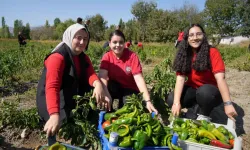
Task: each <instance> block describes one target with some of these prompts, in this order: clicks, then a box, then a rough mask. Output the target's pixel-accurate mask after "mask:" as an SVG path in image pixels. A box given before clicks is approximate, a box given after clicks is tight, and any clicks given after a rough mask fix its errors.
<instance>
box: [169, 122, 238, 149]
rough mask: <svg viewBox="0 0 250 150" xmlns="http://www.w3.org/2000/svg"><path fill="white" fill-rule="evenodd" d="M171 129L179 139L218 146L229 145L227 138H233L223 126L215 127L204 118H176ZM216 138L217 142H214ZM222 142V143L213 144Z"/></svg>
mask: <svg viewBox="0 0 250 150" xmlns="http://www.w3.org/2000/svg"><path fill="white" fill-rule="evenodd" d="M173 130H174V132H176V133H178V135H179V138H180V139H181V140H186V141H190V142H195V143H202V144H207V145H213V146H218V147H223V148H224V147H231V148H233V147H232V146H230V144H229V140H232V139H234V136H233V134H232V133H231V132H230V131H228V130H227V129H226V128H225V127H224V126H219V127H217V128H216V127H215V125H214V124H213V123H211V122H207V121H206V120H185V121H184V120H183V119H182V118H176V119H175V120H174V122H173ZM215 140H218V142H215ZM214 143H222V144H214Z"/></svg>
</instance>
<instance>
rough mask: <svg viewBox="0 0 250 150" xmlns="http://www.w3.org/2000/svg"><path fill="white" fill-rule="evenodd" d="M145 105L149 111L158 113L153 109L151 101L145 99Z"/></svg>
mask: <svg viewBox="0 0 250 150" xmlns="http://www.w3.org/2000/svg"><path fill="white" fill-rule="evenodd" d="M146 107H147V109H148V111H149V112H150V113H152V112H155V114H156V115H157V114H158V111H157V110H156V109H155V107H154V105H153V104H152V103H151V101H146Z"/></svg>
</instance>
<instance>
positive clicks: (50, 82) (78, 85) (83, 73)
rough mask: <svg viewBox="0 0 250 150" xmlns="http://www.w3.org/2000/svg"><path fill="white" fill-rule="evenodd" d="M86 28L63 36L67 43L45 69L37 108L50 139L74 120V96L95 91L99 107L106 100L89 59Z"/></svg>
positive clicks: (47, 60) (47, 61)
mask: <svg viewBox="0 0 250 150" xmlns="http://www.w3.org/2000/svg"><path fill="white" fill-rule="evenodd" d="M88 39H89V35H88V32H87V31H86V29H85V27H84V26H83V25H80V24H73V25H71V26H70V27H68V28H67V29H66V30H65V32H64V34H63V41H62V42H61V43H60V44H58V45H57V46H56V48H55V49H54V50H53V51H52V53H51V54H49V55H48V56H47V57H46V58H45V60H44V69H43V72H42V75H41V78H40V80H39V83H38V88H37V100H36V101H37V107H38V113H39V115H40V117H41V119H42V120H44V121H45V122H46V124H45V127H44V131H45V132H46V133H47V136H48V137H51V136H54V135H55V133H56V132H57V131H58V130H59V126H60V125H59V124H60V123H61V122H62V120H64V119H66V118H68V117H69V116H70V113H71V110H72V109H74V108H75V106H76V102H75V100H74V99H73V96H74V95H81V96H84V94H85V93H86V92H89V91H90V90H91V86H92V87H94V90H93V96H94V97H95V98H96V100H97V103H98V104H100V103H102V105H103V103H105V104H104V105H105V106H107V107H108V108H107V109H109V108H110V102H109V101H105V100H104V97H105V95H104V89H103V87H102V84H101V82H100V80H99V78H98V77H97V75H96V73H95V71H94V69H93V66H92V63H91V61H90V59H89V57H88V56H87V55H86V54H85V53H84V50H85V47H86V46H87V45H88V44H89V43H88V41H89V40H88Z"/></svg>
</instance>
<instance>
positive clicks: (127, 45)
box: [125, 40, 132, 48]
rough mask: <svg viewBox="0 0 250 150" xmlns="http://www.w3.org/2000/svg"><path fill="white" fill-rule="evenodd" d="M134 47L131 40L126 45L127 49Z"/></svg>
mask: <svg viewBox="0 0 250 150" xmlns="http://www.w3.org/2000/svg"><path fill="white" fill-rule="evenodd" d="M131 45H132V41H131V40H129V41H128V42H126V43H125V48H129V47H130V46H131Z"/></svg>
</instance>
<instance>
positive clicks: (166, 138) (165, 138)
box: [161, 134, 173, 146]
mask: <svg viewBox="0 0 250 150" xmlns="http://www.w3.org/2000/svg"><path fill="white" fill-rule="evenodd" d="M172 136H173V134H168V135H166V136H165V137H164V138H163V141H162V144H161V145H162V146H167V141H168V139H169V138H172Z"/></svg>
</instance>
